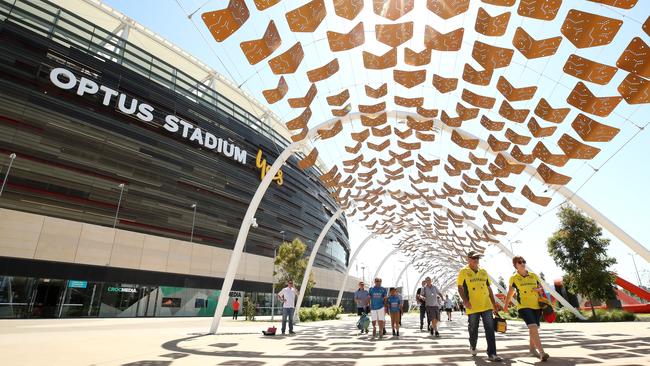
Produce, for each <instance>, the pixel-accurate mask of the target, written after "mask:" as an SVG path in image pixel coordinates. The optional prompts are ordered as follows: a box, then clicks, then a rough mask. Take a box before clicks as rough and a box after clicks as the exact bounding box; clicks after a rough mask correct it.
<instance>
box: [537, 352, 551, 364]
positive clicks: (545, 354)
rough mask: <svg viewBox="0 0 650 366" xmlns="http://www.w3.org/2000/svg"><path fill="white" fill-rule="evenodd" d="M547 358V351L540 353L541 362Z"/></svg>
mask: <svg viewBox="0 0 650 366" xmlns="http://www.w3.org/2000/svg"><path fill="white" fill-rule="evenodd" d="M548 358H549V355H548V353H546V352H544V353H542V356H541V357H540V358H539V359H540V360H542V361H543V362H546V360H548Z"/></svg>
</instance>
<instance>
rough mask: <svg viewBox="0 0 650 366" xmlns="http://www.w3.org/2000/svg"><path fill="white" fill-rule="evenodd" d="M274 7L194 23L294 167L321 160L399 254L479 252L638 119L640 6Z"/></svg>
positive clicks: (647, 67)
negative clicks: (296, 147)
mask: <svg viewBox="0 0 650 366" xmlns="http://www.w3.org/2000/svg"><path fill="white" fill-rule="evenodd" d="M278 2H279V1H272V0H267V1H255V6H256V7H257V10H255V9H248V8H247V7H246V3H245V2H244V1H242V0H231V1H230V2H229V4H228V6H227V7H226V8H224V9H220V10H216V11H210V12H207V13H205V14H203V20H204V22H205V24H206V26H207V28H208V30H209V31H210V32H211V34H212V35H213V37H214V39H215V40H216V41H217V42H233V43H234V44H236V45H238V46H240V48H241V50H242V51H243V53H242V55H241V57H242V60H245V61H247V62H242V63H241V65H255V67H256V69H255V70H252V69H251V73H253V72H255V73H259V74H260V76H261V78H260V79H261V82H262V84H263V85H264V87H263V88H260V89H266V90H263V92H262V95H263V96H264V97H265V99H266V100H267V102H268V103H269V104H271V105H272V107H273V108H277V109H278V110H279V111H281V113H278V114H279V115H285V116H290V117H288V118H287V119H288V120H289V121H288V122H287V124H286V125H287V127H288V128H289V129H290V130H291V131H292V132H293V133H294V135H293V137H292V140H293V141H296V142H298V141H302V142H311V144H313V146H315V147H309V148H307V149H306V151H308V152H305V153H304V155H303V157H302V159H301V161H300V164H299V166H300V167H301V168H303V169H309V168H310V167H312V166H313V165H314V164H316V163H317V160H318V159H320V158H323V159H327V160H328V163H329V165H330V168H329V171H327V172H325V173H323V174H322V175H321V180H322V181H323V183H324V184H325V185H326V186H327V187H329V188H331V192H332V195H333V196H334V197H335V198H336V199H337V201H338V202H339V204H340V205H341V207H343V208H344V209H347V210H348V213H349V214H354V215H357V217H358V218H360V219H361V220H362V221H365V223H366V227H367V229H368V230H370V231H372V232H374V233H381V235H383V236H384V237H386V238H392V237H394V238H396V239H398V244H396V245H397V246H398V247H399V248H401V249H403V250H404V251H405V252H407V253H415V252H417V253H418V255H420V256H425V257H426V256H427V250H426V248H427V247H428V245H432V246H435V247H436V248H437V249H436V253H437V254H441V253H442V254H443V255H445V256H449V257H450V258H456V259H457V258H460V257H461V256H462V255H463V254H464V253H466V252H467V251H468V250H470V249H471V250H478V251H480V252H482V251H483V250H484V249H485V247H486V246H487V245H489V244H491V243H495V242H497V241H498V240H499V237H502V236H504V235H506V234H507V233H510V232H512V230H513V229H516V228H517V225H518V222H520V221H521V220H522V219H523V218H525V217H526V216H527V215H533V216H534V217H536V216H537V214H539V210H542V209H543V208H544V207H547V206H548V205H549V204H550V203H551V201H552V200H553V199H554V192H556V191H562V190H563V189H564V187H563V186H564V185H567V184H571V182H572V178H573V176H574V174H575V172H576V171H577V170H578V169H579V168H580V167H582V165H583V164H584V161H585V160H587V161H588V160H592V159H603V160H605V159H607V157H608V156H609V155H611V152H613V151H615V150H616V147H617V146H620V143H621V142H617V139H616V137H617V135H618V134H619V132H620V131H622V130H623V129H625V128H633V127H629V125H633V122H634V119H635V118H639V117H640V116H644V117H645V116H647V114H648V112H650V109H649V108H648V104H649V103H650V48H649V47H648V43H649V42H650V16H649V15H650V7H648V6H643V5H645V4H643V5H639V4H637V1H635V0H616V1H614V0H591V1H589V2H573V1H564V2H563V1H561V0H521V1H519V2H518V5H516V6H515V1H514V0H482V1H480V2H479V1H472V2H470V1H469V0H427V1H426V2H425V1H414V0H367V1H362V0H331V1H324V0H314V1H304V2H300V4H294V3H293V2H283V4H284V7H286V10H285V9H284V7H280V6H274V5H275V4H276V3H278ZM281 8H282V9H281ZM284 11H286V14H285V13H284ZM256 24H261V25H263V26H265V27H266V28H265V30H264V29H256ZM262 31H264V33H263V36H262V37H261V38H256V37H259V34H260V33H261V32H262ZM373 33H374V34H373ZM251 34H253V35H252V36H251ZM251 39H253V40H251ZM264 60H266V61H267V63H262V62H261V61H264ZM267 64H268V67H267V66H266V65H267ZM251 67H252V66H251ZM276 75H281V77H280V78H279V81H278V77H277V76H276ZM289 90H291V93H292V98H287V102H286V103H284V101H283V99H284V98H285V97H286V95H287V94H288V92H289ZM295 109H297V110H295ZM642 111H643V112H645V113H644V114H641V113H642ZM332 116H333V117H334V118H333V119H332ZM324 121H327V122H324ZM316 126H318V128H316V129H315V130H314V131H312V130H311V129H312V128H315V127H316ZM317 140H318V141H317ZM320 140H325V141H322V142H321V141H320ZM334 141H336V142H334ZM332 142H334V143H332ZM610 144H612V147H611V148H610V147H608V146H609V145H610ZM316 145H317V146H316ZM319 150H320V154H319ZM606 151H609V153H604V152H606ZM524 173H525V174H527V175H531V176H533V177H535V178H536V179H537V180H538V181H535V180H531V179H528V178H527V179H518V176H520V175H522V174H524ZM468 225H469V226H468ZM415 243H420V244H421V243H425V244H428V245H422V246H415ZM414 248H415V249H414ZM444 264H445V263H444V262H443V263H441V265H444Z"/></svg>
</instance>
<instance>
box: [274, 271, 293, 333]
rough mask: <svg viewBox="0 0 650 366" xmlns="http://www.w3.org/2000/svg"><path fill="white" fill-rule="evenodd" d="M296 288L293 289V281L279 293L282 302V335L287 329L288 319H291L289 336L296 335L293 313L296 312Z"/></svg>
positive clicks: (288, 282)
mask: <svg viewBox="0 0 650 366" xmlns="http://www.w3.org/2000/svg"><path fill="white" fill-rule="evenodd" d="M296 295H297V292H296V288H295V287H293V280H289V281H287V287H285V288H283V289H282V290H281V291H280V292H278V299H279V300H280V301H281V302H282V334H284V332H285V330H286V329H287V318H289V334H296V333H294V331H293V312H294V310H296Z"/></svg>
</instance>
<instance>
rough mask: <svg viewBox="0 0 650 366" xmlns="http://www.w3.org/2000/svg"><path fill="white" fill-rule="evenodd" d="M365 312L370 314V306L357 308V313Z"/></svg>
mask: <svg viewBox="0 0 650 366" xmlns="http://www.w3.org/2000/svg"><path fill="white" fill-rule="evenodd" d="M363 313H366V314H370V306H366V307H365V308H364V307H359V308H357V315H359V316H361V314H363Z"/></svg>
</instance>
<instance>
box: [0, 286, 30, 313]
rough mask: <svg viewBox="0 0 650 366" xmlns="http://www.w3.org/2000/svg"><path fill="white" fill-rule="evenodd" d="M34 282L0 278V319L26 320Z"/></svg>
mask: <svg viewBox="0 0 650 366" xmlns="http://www.w3.org/2000/svg"><path fill="white" fill-rule="evenodd" d="M35 282H36V280H35V279H33V278H27V277H11V276H0V318H27V317H28V315H29V304H30V302H31V299H32V294H33V290H34V284H35Z"/></svg>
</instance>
